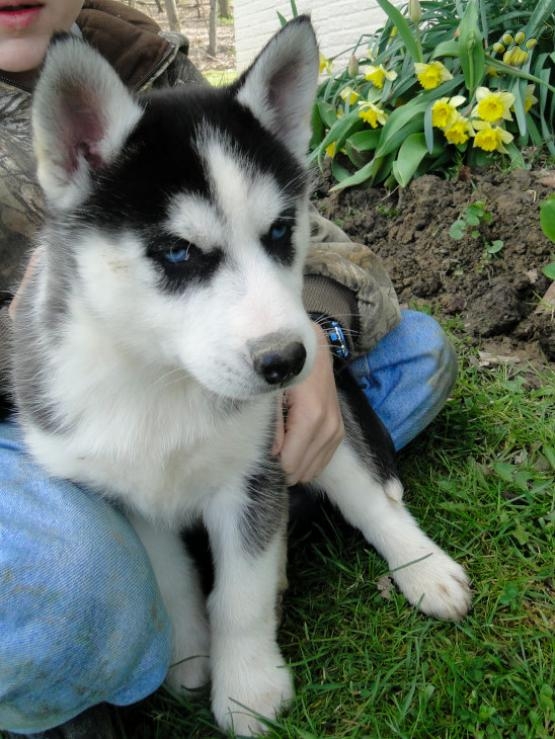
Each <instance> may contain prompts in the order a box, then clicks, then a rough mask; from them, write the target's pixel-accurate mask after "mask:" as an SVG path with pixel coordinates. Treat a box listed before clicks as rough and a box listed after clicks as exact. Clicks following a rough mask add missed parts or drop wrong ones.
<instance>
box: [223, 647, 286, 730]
mask: <svg viewBox="0 0 555 739" xmlns="http://www.w3.org/2000/svg"><path fill="white" fill-rule="evenodd" d="M245 657H246V655H245V654H241V653H240V651H239V652H237V653H236V658H231V657H230V656H226V657H224V658H223V659H222V660H217V661H216V660H215V662H214V669H213V673H214V674H213V679H212V711H213V713H214V716H215V718H216V721H217V722H218V724H219V726H220V727H221V728H222V729H223V730H224V731H231V730H233V731H234V732H235V734H237V735H238V736H259V735H260V734H265V733H266V732H267V731H268V727H267V726H266V724H265V723H264V722H263V721H262V720H261V717H263V718H266V719H270V720H271V719H274V718H275V717H276V716H277V715H278V714H279V713H280V712H281V711H282V710H284V709H285V708H287V706H288V705H289V704H290V703H291V701H292V699H293V696H294V691H293V683H292V680H291V675H290V674H289V671H288V670H287V668H286V666H285V663H284V662H283V658H282V657H281V655H280V654H279V651H278V650H277V649H272V650H271V651H270V652H269V653H268V654H266V655H264V654H261V653H259V654H253V655H252V657H250V658H245ZM230 661H232V662H233V664H230Z"/></svg>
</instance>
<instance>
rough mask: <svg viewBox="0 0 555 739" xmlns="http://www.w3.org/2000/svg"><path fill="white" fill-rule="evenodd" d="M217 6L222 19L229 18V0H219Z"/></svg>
mask: <svg viewBox="0 0 555 739" xmlns="http://www.w3.org/2000/svg"><path fill="white" fill-rule="evenodd" d="M219 6H220V15H221V16H222V18H231V13H230V12H229V0H219Z"/></svg>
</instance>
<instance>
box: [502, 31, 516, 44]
mask: <svg viewBox="0 0 555 739" xmlns="http://www.w3.org/2000/svg"><path fill="white" fill-rule="evenodd" d="M501 41H503V43H504V44H505V46H508V45H509V44H512V43H513V41H514V39H513V37H512V36H511V34H510V33H504V34H503V35H502V36H501Z"/></svg>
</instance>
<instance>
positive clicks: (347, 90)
mask: <svg viewBox="0 0 555 739" xmlns="http://www.w3.org/2000/svg"><path fill="white" fill-rule="evenodd" d="M339 97H340V98H341V99H342V100H344V101H345V102H346V103H347V105H348V106H349V107H351V105H354V104H355V103H356V101H357V100H358V99H359V97H360V95H359V94H358V92H356V91H355V90H353V88H352V87H344V88H343V89H342V90H341V92H340V93H339Z"/></svg>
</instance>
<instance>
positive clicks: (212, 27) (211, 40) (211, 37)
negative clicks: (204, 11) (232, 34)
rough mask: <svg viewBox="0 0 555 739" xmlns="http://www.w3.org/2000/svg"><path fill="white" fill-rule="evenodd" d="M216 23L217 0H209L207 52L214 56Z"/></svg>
mask: <svg viewBox="0 0 555 739" xmlns="http://www.w3.org/2000/svg"><path fill="white" fill-rule="evenodd" d="M217 23H218V0H210V18H209V19H208V24H209V25H208V53H209V54H210V56H216V26H217Z"/></svg>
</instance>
